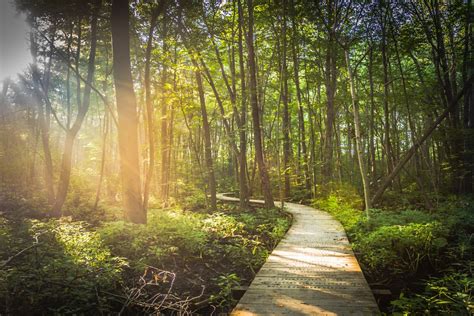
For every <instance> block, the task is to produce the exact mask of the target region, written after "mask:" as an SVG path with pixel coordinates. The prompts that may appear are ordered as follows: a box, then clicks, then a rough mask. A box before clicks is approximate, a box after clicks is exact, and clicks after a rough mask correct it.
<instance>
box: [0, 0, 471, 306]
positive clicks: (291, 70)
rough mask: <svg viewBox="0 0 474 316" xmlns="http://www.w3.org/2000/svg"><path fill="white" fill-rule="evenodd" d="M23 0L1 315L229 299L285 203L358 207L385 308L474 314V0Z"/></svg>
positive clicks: (351, 227) (9, 93) (350, 212)
mask: <svg viewBox="0 0 474 316" xmlns="http://www.w3.org/2000/svg"><path fill="white" fill-rule="evenodd" d="M14 4H15V6H16V8H17V10H18V11H19V12H21V13H22V14H24V15H26V16H27V20H28V23H29V24H30V25H31V32H30V34H29V38H28V43H29V46H30V50H31V55H32V62H31V64H30V66H29V67H28V68H27V69H25V70H24V71H23V72H22V73H20V74H19V76H18V77H17V78H8V79H4V78H0V80H3V81H2V89H1V92H0V93H1V94H0V301H1V303H0V308H1V309H0V314H4V313H5V314H30V313H39V314H42V313H43V314H48V313H57V314H90V313H93V314H98V313H103V314H108V313H120V312H121V313H129V314H134V313H151V312H153V311H157V310H167V311H168V312H170V313H171V312H172V311H181V312H183V313H186V312H193V311H194V312H200V313H202V314H209V313H211V311H212V310H213V309H214V308H215V309H216V310H218V311H225V310H226V309H228V308H229V307H230V306H232V303H233V302H232V295H231V294H232V288H233V287H236V286H237V285H239V284H246V283H248V282H249V281H250V280H251V278H252V277H253V275H254V273H255V270H256V269H258V267H259V266H260V265H261V264H262V263H263V262H264V260H265V258H266V256H267V254H268V252H269V251H270V250H271V249H272V248H273V247H274V246H275V244H276V243H277V242H278V240H279V239H280V238H281V237H282V236H283V235H284V232H285V231H286V229H287V228H288V226H289V223H290V219H289V218H288V216H287V215H286V214H285V213H282V212H281V211H279V210H276V209H275V208H274V200H278V199H285V200H292V201H298V202H301V203H306V204H313V205H315V206H316V207H318V208H321V209H323V210H326V211H328V212H330V213H331V214H333V215H334V216H335V217H336V218H337V219H338V220H340V221H341V222H342V223H343V225H344V226H345V228H346V231H347V233H348V235H349V237H350V239H351V242H352V243H353V247H354V251H355V252H356V254H357V256H358V259H359V261H360V263H361V266H362V268H363V270H364V273H365V275H366V277H367V278H368V280H369V283H370V284H371V285H372V287H373V288H374V289H378V288H384V289H385V288H388V289H390V291H391V295H389V296H380V297H379V296H378V297H377V298H378V300H379V303H380V306H381V308H382V309H383V310H384V311H386V312H388V313H414V314H420V313H430V312H431V313H435V314H436V313H451V314H469V313H472V312H473V309H474V307H473V306H474V303H473V299H472V295H473V284H474V279H473V272H472V263H473V257H472V253H473V243H474V240H473V239H474V238H473V233H474V218H473V217H474V216H473V210H474V204H473V203H474V202H473V195H472V194H473V190H474V188H473V175H474V93H473V90H474V89H473V85H474V82H473V70H474V51H473V46H474V45H473V43H474V38H473V20H474V14H473V5H472V1H471V0H467V1H461V0H452V1H438V0H433V1H385V0H380V1H373V2H367V1H352V0H324V1H304V0H271V1H270V0H268V1H267V0H227V1H220V0H210V1H191V0H187V1H171V0H158V1H144V0H133V1H129V0H112V1H110V0H71V1H67V2H64V1H56V0H15V1H14ZM0 44H1V45H4V44H5V43H0ZM218 191H221V192H230V191H231V192H235V193H236V194H237V195H238V196H239V197H240V204H239V205H238V206H236V205H235V206H229V205H220V204H219V203H218V202H217V199H216V192H218ZM251 196H252V197H261V198H263V199H264V201H265V207H264V208H262V209H260V208H253V207H252V206H251V205H249V198H250V197H251Z"/></svg>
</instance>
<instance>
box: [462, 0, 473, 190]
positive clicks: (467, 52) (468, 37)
mask: <svg viewBox="0 0 474 316" xmlns="http://www.w3.org/2000/svg"><path fill="white" fill-rule="evenodd" d="M472 19H473V18H472V0H468V1H467V10H466V26H465V35H464V36H465V38H464V57H463V81H464V82H465V84H466V85H467V84H468V83H467V79H468V78H469V76H472V75H473V73H474V51H473V49H472V45H473V44H474V31H473V24H474V21H473V20H472ZM473 91H474V85H473V84H472V83H471V87H470V88H469V89H468V90H467V92H466V94H465V95H464V111H463V125H464V129H465V132H464V144H463V145H464V155H463V160H464V161H463V165H464V168H463V169H464V177H463V186H462V191H463V193H465V194H472V193H473V190H474V189H473V176H474V92H473Z"/></svg>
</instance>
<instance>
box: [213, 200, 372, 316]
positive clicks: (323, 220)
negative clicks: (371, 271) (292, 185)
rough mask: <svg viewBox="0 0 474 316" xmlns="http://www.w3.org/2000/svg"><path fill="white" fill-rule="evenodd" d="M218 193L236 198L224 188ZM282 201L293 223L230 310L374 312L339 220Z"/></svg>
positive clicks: (262, 312) (237, 314)
mask: <svg viewBox="0 0 474 316" xmlns="http://www.w3.org/2000/svg"><path fill="white" fill-rule="evenodd" d="M218 199H219V200H222V201H228V202H238V201H239V199H237V198H233V197H228V196H225V195H224V194H219V195H218ZM250 202H251V203H258V204H263V201H261V200H250ZM276 204H277V205H278V204H279V202H276ZM285 207H286V211H288V212H289V213H291V214H292V215H293V224H292V226H291V228H290V229H289V230H288V232H287V233H286V235H285V237H284V238H283V239H282V240H281V241H280V243H279V244H278V246H277V247H276V248H275V249H274V250H273V252H272V253H271V255H270V256H269V257H268V259H267V261H266V262H265V264H264V265H263V266H262V268H261V269H260V271H259V272H258V273H257V275H256V276H255V279H254V280H253V281H252V283H251V284H250V286H249V288H248V290H247V291H246V292H245V294H244V296H243V297H242V298H241V299H240V301H239V303H238V305H237V306H236V307H235V308H234V310H233V311H232V313H231V315H234V316H243V315H378V314H380V312H379V309H378V306H377V303H376V302H375V299H374V296H373V294H372V292H371V290H370V288H369V285H368V284H367V281H366V280H365V278H364V275H363V274H362V271H361V269H360V266H359V263H358V262H357V259H356V258H355V256H354V253H353V252H352V249H351V246H350V244H349V241H348V240H347V237H346V233H345V232H344V228H343V227H342V225H341V224H340V223H339V222H338V221H336V220H335V219H334V218H333V217H332V216H331V215H329V214H328V213H326V212H322V211H319V210H316V209H314V208H312V207H309V206H304V205H301V204H294V203H285Z"/></svg>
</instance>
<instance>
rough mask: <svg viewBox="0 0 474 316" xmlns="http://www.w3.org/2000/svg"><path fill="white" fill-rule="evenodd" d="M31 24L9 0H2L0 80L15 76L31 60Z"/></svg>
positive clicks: (0, 6) (0, 9) (0, 8)
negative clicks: (29, 43) (29, 35)
mask: <svg viewBox="0 0 474 316" xmlns="http://www.w3.org/2000/svg"><path fill="white" fill-rule="evenodd" d="M28 31H29V26H28V24H27V23H26V21H25V16H24V15H20V14H18V13H17V12H16V9H15V6H14V4H13V3H12V2H11V1H9V0H1V1H0V81H1V80H3V79H5V78H7V77H12V78H13V77H15V76H16V74H18V73H20V72H22V71H23V70H24V69H25V67H26V66H27V65H28V63H29V62H30V61H31V56H30V52H29V49H28V40H27V39H28Z"/></svg>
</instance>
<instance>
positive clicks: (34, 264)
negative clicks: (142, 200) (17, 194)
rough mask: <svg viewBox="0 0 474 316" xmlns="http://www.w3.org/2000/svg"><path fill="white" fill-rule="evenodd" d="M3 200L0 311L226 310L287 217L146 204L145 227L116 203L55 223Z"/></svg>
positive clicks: (26, 206)
mask: <svg viewBox="0 0 474 316" xmlns="http://www.w3.org/2000/svg"><path fill="white" fill-rule="evenodd" d="M5 201H6V200H5V199H2V203H1V204H2V205H1V207H0V210H1V213H0V314H15V315H27V314H35V313H38V312H40V313H46V314H50V313H56V314H110V313H112V314H116V313H119V312H121V313H122V314H125V315H130V314H133V315H136V314H149V313H152V312H153V311H156V310H158V309H159V310H161V311H165V312H166V311H167V312H166V313H167V314H168V313H169V314H172V313H173V311H178V310H180V311H181V312H183V313H184V314H186V313H189V314H191V313H198V314H203V315H209V314H210V313H211V312H217V313H219V312H226V311H229V310H230V309H231V308H232V307H233V306H234V305H235V303H236V300H235V299H234V298H233V293H232V289H233V288H235V287H238V286H246V285H248V284H249V283H250V282H251V280H252V279H253V278H254V276H255V273H256V271H258V269H260V267H261V266H262V264H263V263H264V262H265V260H266V258H267V257H268V254H269V253H270V252H271V250H272V249H273V248H274V247H275V246H276V244H277V243H278V242H279V240H280V239H281V238H282V237H283V236H284V235H285V232H286V231H287V229H288V227H289V226H290V223H291V216H290V215H289V214H287V213H285V212H281V211H280V210H278V209H273V210H265V209H263V208H258V207H252V208H251V209H249V210H248V211H246V212H241V211H240V209H238V207H237V206H234V205H227V204H219V205H218V210H217V211H215V212H211V211H209V210H208V209H207V208H206V207H205V205H204V204H199V203H196V202H193V207H192V208H187V207H184V208H182V207H173V208H166V209H162V208H156V209H151V210H149V213H148V223H147V225H136V224H130V223H126V222H124V221H122V220H120V213H119V208H118V207H107V208H101V209H99V210H96V211H92V210H90V212H92V213H89V214H86V213H87V211H86V210H87V209H86V207H85V206H84V205H82V206H79V207H78V209H80V210H82V212H76V211H75V210H74V208H71V210H70V212H69V216H66V217H64V218H62V219H59V220H58V219H50V218H47V217H45V216H44V213H43V212H41V209H42V207H41V206H40V205H39V204H41V203H38V204H37V205H31V204H28V203H26V202H25V201H23V200H15V199H8V201H9V202H8V203H7V202H5ZM92 215H94V216H92ZM86 218H88V219H89V221H85V219H86ZM92 218H95V220H91V219H92Z"/></svg>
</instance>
